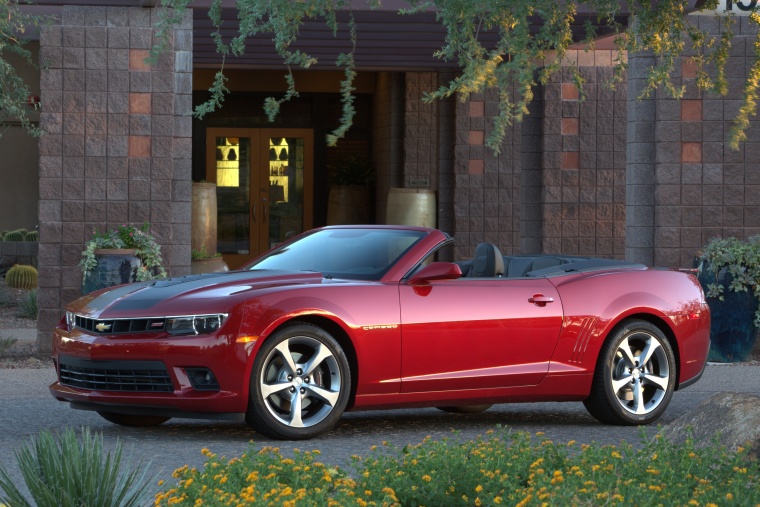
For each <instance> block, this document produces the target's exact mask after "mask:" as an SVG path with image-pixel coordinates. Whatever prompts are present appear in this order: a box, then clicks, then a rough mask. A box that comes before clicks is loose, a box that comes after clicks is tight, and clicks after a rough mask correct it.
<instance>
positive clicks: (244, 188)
mask: <svg viewBox="0 0 760 507" xmlns="http://www.w3.org/2000/svg"><path fill="white" fill-rule="evenodd" d="M313 153H314V135H313V132H312V130H310V129H241V128H209V129H207V130H206V180H207V181H209V182H213V183H216V185H217V187H216V192H217V209H218V212H217V250H218V251H219V252H220V253H221V254H222V255H223V257H224V260H225V262H226V263H227V265H229V267H230V269H236V268H239V267H240V266H242V265H243V264H245V263H246V262H248V261H249V260H251V259H253V258H254V257H256V256H257V255H259V254H260V253H262V252H265V251H266V250H268V249H270V248H272V247H273V246H275V245H277V244H278V243H281V242H283V241H285V240H286V239H289V238H290V237H292V236H294V235H296V234H298V233H300V232H303V231H305V230H308V229H310V228H311V227H312V222H313V217H312V212H313V189H314V161H313Z"/></svg>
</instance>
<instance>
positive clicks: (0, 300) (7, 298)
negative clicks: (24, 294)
mask: <svg viewBox="0 0 760 507" xmlns="http://www.w3.org/2000/svg"><path fill="white" fill-rule="evenodd" d="M13 304H16V299H15V298H14V297H13V295H11V293H10V292H9V291H8V288H7V287H6V286H5V285H0V306H11V305H13Z"/></svg>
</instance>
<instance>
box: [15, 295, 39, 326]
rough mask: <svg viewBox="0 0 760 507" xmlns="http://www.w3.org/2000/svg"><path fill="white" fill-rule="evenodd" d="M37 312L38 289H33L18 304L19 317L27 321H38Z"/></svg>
mask: <svg viewBox="0 0 760 507" xmlns="http://www.w3.org/2000/svg"><path fill="white" fill-rule="evenodd" d="M37 310H38V308H37V289H32V290H30V291H29V293H28V294H27V295H26V296H24V297H23V298H21V301H19V302H18V316H19V317H23V318H25V319H36V318H37Z"/></svg>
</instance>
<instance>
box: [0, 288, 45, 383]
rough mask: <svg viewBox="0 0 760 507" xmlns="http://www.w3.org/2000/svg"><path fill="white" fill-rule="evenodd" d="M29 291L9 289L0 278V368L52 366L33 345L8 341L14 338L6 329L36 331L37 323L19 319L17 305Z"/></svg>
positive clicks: (22, 318) (32, 320)
mask: <svg viewBox="0 0 760 507" xmlns="http://www.w3.org/2000/svg"><path fill="white" fill-rule="evenodd" d="M28 293H29V291H26V290H21V289H10V288H8V287H7V286H6V285H5V281H4V280H3V279H1V278H0V368H48V367H50V366H52V360H51V359H50V358H49V357H47V355H43V356H40V355H38V354H37V347H36V345H35V344H34V343H29V342H28V341H27V342H16V343H13V344H11V343H10V340H12V339H13V338H16V337H14V336H12V335H11V334H10V333H8V332H7V331H5V330H6V329H36V328H37V321H36V320H35V319H29V318H24V317H19V315H18V303H19V301H22V300H23V299H24V298H25V297H26V296H27V294H28Z"/></svg>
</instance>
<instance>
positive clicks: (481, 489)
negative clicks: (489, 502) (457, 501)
mask: <svg viewBox="0 0 760 507" xmlns="http://www.w3.org/2000/svg"><path fill="white" fill-rule="evenodd" d="M481 491H483V486H481V485H480V484H478V486H477V487H476V488H475V492H476V493H480V492H481Z"/></svg>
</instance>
